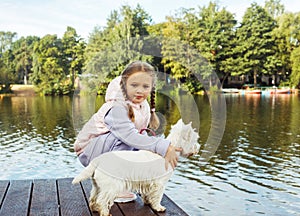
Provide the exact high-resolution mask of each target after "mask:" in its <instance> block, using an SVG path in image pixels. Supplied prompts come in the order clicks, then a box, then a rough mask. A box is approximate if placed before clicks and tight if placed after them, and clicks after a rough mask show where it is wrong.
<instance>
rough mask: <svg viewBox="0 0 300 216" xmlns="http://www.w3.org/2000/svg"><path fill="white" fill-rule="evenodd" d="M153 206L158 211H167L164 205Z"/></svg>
mask: <svg viewBox="0 0 300 216" xmlns="http://www.w3.org/2000/svg"><path fill="white" fill-rule="evenodd" d="M152 208H153V209H154V210H155V211H157V212H164V211H166V208H165V207H164V206H162V205H158V206H152Z"/></svg>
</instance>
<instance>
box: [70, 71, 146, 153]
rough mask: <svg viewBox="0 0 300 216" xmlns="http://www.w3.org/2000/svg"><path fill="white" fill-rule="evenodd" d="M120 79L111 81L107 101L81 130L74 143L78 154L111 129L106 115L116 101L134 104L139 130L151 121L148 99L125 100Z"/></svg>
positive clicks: (107, 91) (106, 96)
mask: <svg viewBox="0 0 300 216" xmlns="http://www.w3.org/2000/svg"><path fill="white" fill-rule="evenodd" d="M120 81H121V77H120V76H119V77H116V78H115V79H113V80H112V81H111V82H110V84H109V85H108V88H107V90H106V95H105V103H104V104H103V105H102V106H101V108H100V109H99V110H98V112H96V113H95V114H94V115H93V116H92V117H91V118H90V120H89V121H88V122H87V123H86V124H85V125H84V126H83V128H82V129H81V131H80V132H79V134H78V136H77V139H76V141H75V143H74V150H75V152H76V154H77V155H79V154H80V153H82V152H83V150H84V148H85V147H86V146H87V145H88V144H89V142H90V140H91V139H92V138H94V137H97V136H99V135H102V134H105V133H107V132H108V131H109V130H108V129H107V127H106V125H105V123H104V116H105V115H106V114H107V112H108V111H109V110H110V109H111V108H112V107H113V105H114V103H115V102H116V101H118V102H121V103H129V104H130V105H131V106H132V108H133V111H134V115H135V122H134V124H135V127H136V128H137V129H138V130H139V131H140V130H142V129H144V128H147V126H148V124H149V121H150V107H149V104H148V102H147V100H144V101H143V102H142V103H140V104H133V103H131V102H130V101H125V99H124V96H123V93H122V90H121V87H120Z"/></svg>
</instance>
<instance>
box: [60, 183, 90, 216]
mask: <svg viewBox="0 0 300 216" xmlns="http://www.w3.org/2000/svg"><path fill="white" fill-rule="evenodd" d="M57 188H58V198H59V203H60V213H61V215H62V216H70V215H72V216H90V215H91V212H90V210H89V207H88V204H87V200H86V198H85V196H84V193H83V191H82V188H81V185H80V184H77V185H72V179H58V180H57Z"/></svg>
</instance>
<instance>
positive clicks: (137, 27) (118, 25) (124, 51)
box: [82, 5, 152, 93]
mask: <svg viewBox="0 0 300 216" xmlns="http://www.w3.org/2000/svg"><path fill="white" fill-rule="evenodd" d="M150 23H151V17H150V16H149V15H148V14H147V13H146V12H145V11H144V10H143V9H142V8H141V6H140V5H137V7H136V8H131V7H129V6H127V5H125V6H122V8H121V9H120V11H119V12H118V11H113V12H112V13H111V14H110V16H109V18H108V19H107V25H106V26H105V27H104V28H100V27H96V28H95V29H94V31H93V32H92V33H91V35H90V38H89V41H88V44H87V48H86V52H85V58H86V61H85V67H84V69H85V73H84V74H83V78H82V80H83V82H84V83H86V84H87V85H88V87H89V88H90V90H92V91H95V90H96V91H99V92H100V93H103V91H105V89H106V88H105V87H106V85H107V83H109V82H110V81H111V80H112V78H114V77H115V76H117V75H119V74H120V73H121V71H122V70H123V69H124V67H125V65H126V64H128V62H130V61H132V60H137V59H139V60H146V61H151V59H152V57H151V56H146V55H144V54H142V49H143V37H144V36H147V35H149V33H148V31H147V27H148V26H149V25H150ZM92 77H93V78H92Z"/></svg>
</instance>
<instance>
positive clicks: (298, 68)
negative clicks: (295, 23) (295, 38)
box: [290, 47, 300, 88]
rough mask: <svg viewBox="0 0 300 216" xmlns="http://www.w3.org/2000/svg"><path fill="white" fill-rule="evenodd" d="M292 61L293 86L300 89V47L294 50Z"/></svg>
mask: <svg viewBox="0 0 300 216" xmlns="http://www.w3.org/2000/svg"><path fill="white" fill-rule="evenodd" d="M291 61H292V74H291V77H290V78H291V85H292V86H293V87H298V88H300V63H299V62H300V47H297V48H295V49H294V50H293V52H292V55H291Z"/></svg>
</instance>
